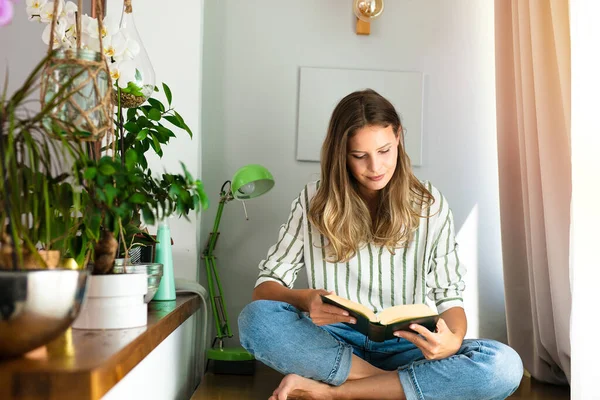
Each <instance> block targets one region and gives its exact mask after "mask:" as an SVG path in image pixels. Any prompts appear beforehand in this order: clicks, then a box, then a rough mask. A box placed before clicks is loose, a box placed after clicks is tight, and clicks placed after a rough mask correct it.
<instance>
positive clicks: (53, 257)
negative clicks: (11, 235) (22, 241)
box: [0, 247, 60, 270]
mask: <svg viewBox="0 0 600 400" xmlns="http://www.w3.org/2000/svg"><path fill="white" fill-rule="evenodd" d="M38 254H39V255H40V257H41V258H42V260H44V262H45V263H46V265H43V264H40V262H39V261H38V259H37V258H36V257H34V256H33V254H31V253H29V252H27V253H25V254H23V266H22V268H21V269H55V268H57V267H58V266H59V264H60V251H58V250H39V251H38ZM12 264H13V260H12V249H10V248H6V247H4V248H2V249H0V269H3V270H11V269H13V268H12Z"/></svg>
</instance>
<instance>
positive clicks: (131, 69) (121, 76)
mask: <svg viewBox="0 0 600 400" xmlns="http://www.w3.org/2000/svg"><path fill="white" fill-rule="evenodd" d="M108 69H109V70H110V76H111V78H112V79H113V81H114V82H117V83H118V84H119V87H120V88H121V89H124V88H126V87H127V85H128V84H129V82H135V81H136V79H135V72H136V69H135V63H134V62H133V61H131V60H126V61H120V62H115V63H112V64H110V65H109V66H108Z"/></svg>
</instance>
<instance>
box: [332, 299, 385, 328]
mask: <svg viewBox="0 0 600 400" xmlns="http://www.w3.org/2000/svg"><path fill="white" fill-rule="evenodd" d="M325 297H327V298H328V299H331V300H333V301H335V302H336V303H338V304H340V305H342V306H344V307H346V308H349V309H351V310H354V311H356V312H359V313H360V314H362V315H364V316H365V317H367V318H368V319H369V320H371V321H373V322H377V321H379V318H377V316H376V315H375V313H374V312H373V311H371V310H370V309H369V308H368V307H365V306H363V305H362V304H358V303H355V302H354V301H352V300H348V299H345V298H343V297H340V296H337V295H335V294H328V295H327V296H325Z"/></svg>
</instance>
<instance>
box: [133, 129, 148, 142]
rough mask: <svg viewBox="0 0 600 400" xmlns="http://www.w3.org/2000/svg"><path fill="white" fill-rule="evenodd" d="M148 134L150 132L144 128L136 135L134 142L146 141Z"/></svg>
mask: <svg viewBox="0 0 600 400" xmlns="http://www.w3.org/2000/svg"><path fill="white" fill-rule="evenodd" d="M148 132H150V130H149V129H148V128H144V129H142V130H141V131H140V133H138V134H137V136H136V137H135V140H144V139H146V137H147V136H148Z"/></svg>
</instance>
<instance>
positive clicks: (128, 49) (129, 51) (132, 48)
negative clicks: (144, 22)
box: [115, 37, 140, 61]
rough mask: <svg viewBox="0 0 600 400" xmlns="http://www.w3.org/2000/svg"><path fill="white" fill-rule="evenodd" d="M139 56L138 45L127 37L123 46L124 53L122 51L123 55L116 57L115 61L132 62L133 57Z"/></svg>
mask: <svg viewBox="0 0 600 400" xmlns="http://www.w3.org/2000/svg"><path fill="white" fill-rule="evenodd" d="M138 54H140V44H139V43H138V42H137V41H136V40H134V39H132V38H131V37H127V43H126V45H125V51H123V53H122V54H121V55H120V56H118V57H117V58H115V60H116V61H121V60H127V59H129V60H132V59H134V58H135V57H137V55H138Z"/></svg>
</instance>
